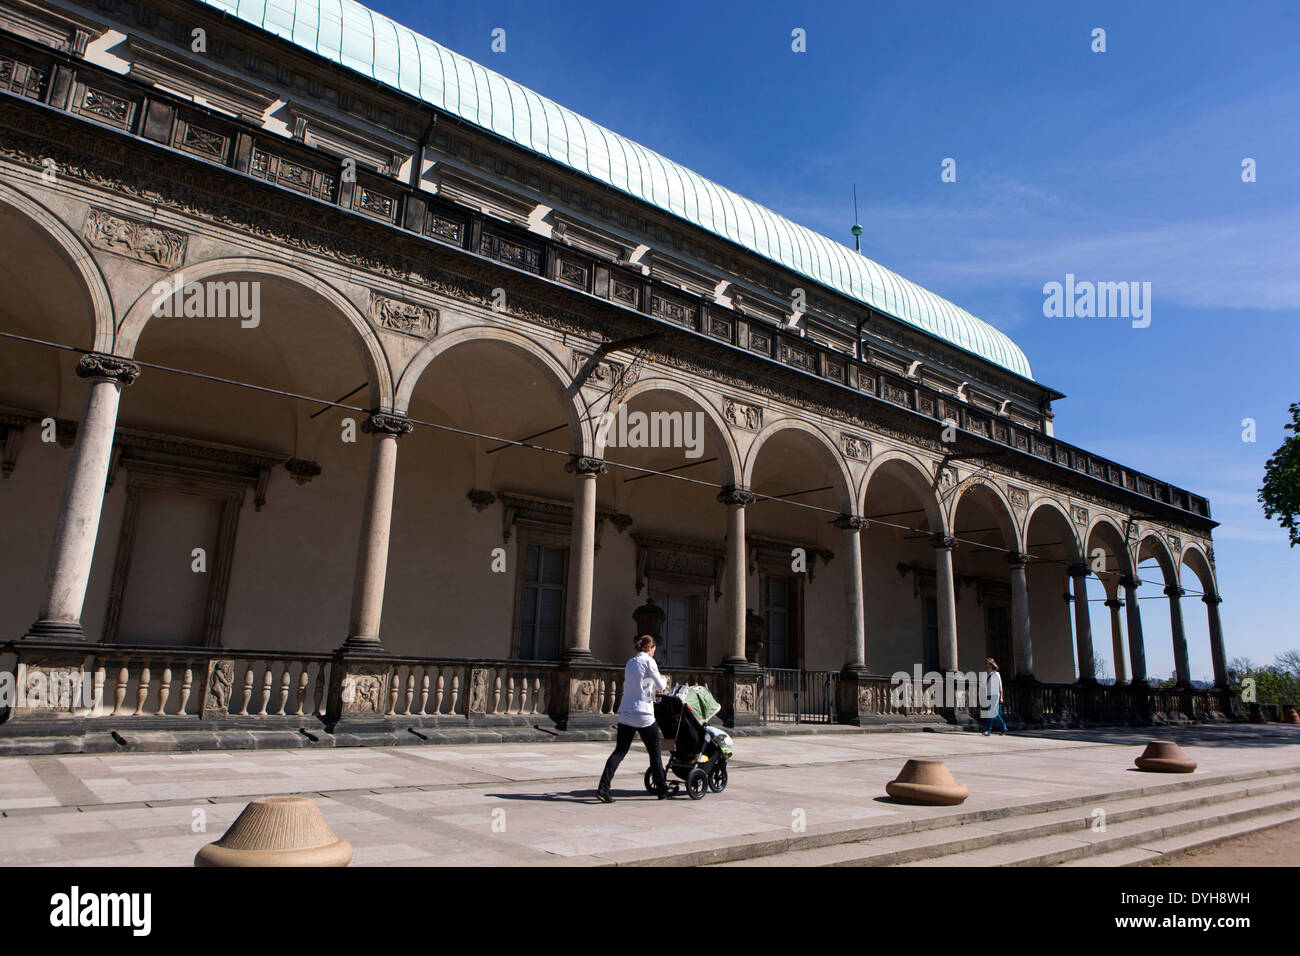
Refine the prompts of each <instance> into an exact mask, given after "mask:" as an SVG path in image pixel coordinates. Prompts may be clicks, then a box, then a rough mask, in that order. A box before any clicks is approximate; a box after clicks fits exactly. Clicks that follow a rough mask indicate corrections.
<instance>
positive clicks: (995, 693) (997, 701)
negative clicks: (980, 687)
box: [984, 657, 1007, 737]
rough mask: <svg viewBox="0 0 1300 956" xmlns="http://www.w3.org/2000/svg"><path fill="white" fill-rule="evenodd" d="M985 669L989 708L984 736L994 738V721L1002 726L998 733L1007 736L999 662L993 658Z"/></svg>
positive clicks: (986, 662) (985, 713)
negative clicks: (1003, 717) (1003, 715)
mask: <svg viewBox="0 0 1300 956" xmlns="http://www.w3.org/2000/svg"><path fill="white" fill-rule="evenodd" d="M984 667H985V671H984V686H985V688H986V691H987V694H988V696H987V698H986V699H987V700H988V707H987V709H986V710H985V711H984V721H985V723H984V736H985V737H989V736H992V734H993V722H994V721H997V722H998V723H999V724H1001V725H1002V729H1001V730H1000V731H998V732H999V733H1000V734H1002V735H1003V736H1005V735H1006V732H1007V722H1006V721H1005V720H1003V719H1002V675H1001V674H1000V673H998V662H997V661H995V660H994V659H993V658H991V657H990V658H989V659H988V660H986V661H985V662H984Z"/></svg>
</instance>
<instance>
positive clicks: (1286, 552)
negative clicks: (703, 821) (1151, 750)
mask: <svg viewBox="0 0 1300 956" xmlns="http://www.w3.org/2000/svg"><path fill="white" fill-rule="evenodd" d="M372 6H374V7H375V9H377V10H379V11H381V12H383V13H385V14H387V15H389V16H391V17H392V18H393V19H395V20H397V21H399V22H401V23H404V24H406V25H407V26H410V27H412V28H414V29H416V30H418V31H419V32H421V33H424V34H426V35H427V36H430V37H432V38H433V39H435V40H437V41H439V42H440V43H443V44H444V45H446V46H448V47H451V48H452V49H454V50H456V51H458V52H460V53H463V54H465V55H467V56H469V57H471V58H472V59H475V60H478V61H479V62H481V63H483V64H484V65H485V66H488V67H490V68H492V69H494V70H497V71H498V72H501V73H504V74H505V75H507V76H509V77H510V78H512V79H514V80H517V81H518V82H520V83H523V84H524V85H525V86H529V87H531V88H532V89H534V90H537V91H538V92H540V93H542V94H544V95H546V96H548V97H550V98H551V99H553V100H556V101H557V102H559V103H562V104H563V105H565V106H568V107H570V108H572V109H574V110H577V111H578V112H579V113H582V114H584V115H586V116H588V117H590V118H591V119H593V120H595V121H597V122H599V123H601V124H603V125H605V126H607V127H609V128H611V129H614V130H616V131H617V132H619V133H622V134H623V135H625V136H629V137H631V138H632V139H635V140H637V141H638V142H641V143H643V144H645V145H646V146H649V147H650V148H652V149H655V150H657V151H659V152H660V153H663V154H664V155H666V156H668V157H670V158H671V159H674V160H676V161H677V162H680V163H682V164H684V165H686V166H687V167H689V168H691V169H694V170H695V171H697V172H699V173H701V174H703V175H705V176H708V177H709V178H711V179H714V180H716V181H718V182H720V183H722V184H723V185H725V186H728V187H729V188H731V189H734V190H736V191H738V192H740V193H742V194H744V195H746V196H749V197H750V198H752V199H755V200H757V201H758V202H761V203H763V204H765V205H767V206H769V207H770V208H772V209H774V210H776V211H777V212H779V213H781V214H782V215H785V216H788V217H789V218H791V219H794V220H795V221H797V222H801V223H803V224H805V225H807V226H810V227H812V228H814V229H817V230H818V231H820V232H823V233H825V234H826V235H829V236H831V237H833V238H835V239H838V240H840V241H844V242H847V243H850V244H851V242H852V237H851V236H850V235H849V232H848V227H849V226H850V225H851V224H852V219H853V209H852V194H851V188H852V185H853V184H854V183H856V184H857V189H858V199H859V218H860V220H861V222H862V224H863V226H864V228H865V233H864V235H863V251H864V252H865V253H866V254H868V255H870V256H871V257H872V258H874V259H876V260H877V261H878V262H880V263H882V264H883V265H886V266H888V267H889V268H891V269H894V270H895V271H897V272H899V273H901V274H902V275H904V276H906V277H908V278H909V279H912V280H914V281H916V282H918V283H920V284H921V285H924V286H926V287H927V288H930V289H932V290H934V291H935V292H938V293H939V294H941V295H944V296H946V297H947V298H949V299H951V300H952V301H954V302H956V303H957V304H958V305H961V306H962V307H964V308H966V309H968V310H969V311H971V312H973V313H974V314H976V315H978V316H980V317H981V318H984V319H986V320H987V321H989V322H992V323H993V324H995V325H997V326H998V327H999V328H1001V329H1003V330H1004V331H1006V332H1007V333H1008V334H1010V335H1011V336H1012V337H1013V338H1014V339H1015V340H1016V342H1017V343H1018V344H1019V345H1020V346H1021V347H1022V348H1023V349H1024V350H1025V352H1026V353H1027V354H1028V356H1029V359H1030V362H1031V363H1032V366H1033V369H1034V376H1035V378H1037V379H1038V380H1039V381H1041V382H1043V383H1045V384H1047V385H1050V386H1052V387H1054V388H1057V389H1059V390H1060V391H1062V392H1065V393H1066V395H1067V396H1068V397H1067V398H1066V399H1064V400H1062V401H1060V402H1058V403H1057V404H1056V406H1055V411H1056V423H1055V424H1056V434H1057V435H1058V436H1059V437H1061V438H1063V439H1065V440H1066V441H1069V442H1072V443H1074V444H1076V445H1080V446H1083V447H1085V448H1088V449H1090V450H1093V451H1096V452H1097V453H1099V454H1102V455H1106V456H1108V457H1110V458H1113V459H1115V460H1118V461H1120V462H1123V463H1125V464H1127V465H1130V466H1132V467H1134V468H1138V469H1141V470H1143V471H1146V472H1147V473H1149V474H1153V475H1156V476H1157V477H1160V478H1162V479H1165V480H1167V481H1170V482H1173V483H1175V484H1178V485H1180V486H1182V487H1184V488H1187V489H1189V490H1191V491H1193V492H1195V493H1198V494H1203V495H1206V496H1207V497H1209V499H1210V501H1211V506H1212V509H1213V512H1214V517H1215V518H1216V519H1217V520H1218V521H1220V522H1222V526H1221V527H1220V528H1219V529H1217V531H1216V533H1215V541H1216V544H1215V553H1216V558H1217V565H1218V574H1219V583H1220V589H1221V591H1222V593H1223V596H1224V603H1223V605H1222V614H1223V621H1224V629H1225V636H1226V641H1227V645H1228V654H1229V657H1237V656H1246V657H1250V658H1252V659H1254V660H1255V661H1256V662H1261V663H1262V662H1268V661H1271V660H1272V658H1273V657H1274V656H1275V655H1276V654H1277V653H1279V652H1281V651H1284V650H1287V649H1290V648H1295V647H1300V625H1298V624H1297V623H1296V614H1295V611H1294V603H1295V602H1294V598H1293V591H1292V588H1295V587H1296V586H1297V585H1298V584H1300V548H1297V549H1291V548H1288V546H1287V542H1286V536H1285V533H1284V532H1283V531H1282V530H1281V529H1280V528H1279V527H1277V525H1276V524H1274V523H1271V522H1268V521H1266V520H1265V519H1264V517H1263V513H1262V511H1261V509H1260V506H1259V505H1258V503H1257V502H1256V500H1255V499H1256V494H1257V489H1258V488H1259V486H1260V483H1261V476H1262V473H1263V466H1264V462H1265V461H1266V460H1267V459H1268V457H1269V456H1270V455H1271V453H1272V452H1273V450H1274V449H1276V447H1277V446H1278V445H1279V444H1280V443H1281V441H1282V439H1283V438H1284V437H1285V434H1286V433H1285V432H1284V431H1283V428H1282V426H1283V425H1284V424H1285V422H1286V420H1287V417H1286V409H1287V406H1288V405H1289V404H1290V403H1292V402H1296V401H1300V372H1298V369H1300V324H1298V320H1300V305H1298V304H1297V303H1300V185H1298V184H1297V178H1296V170H1295V168H1294V162H1295V157H1296V156H1300V126H1298V125H1297V123H1296V122H1295V119H1296V117H1297V116H1300V82H1298V79H1300V70H1297V67H1296V64H1298V63H1300V29H1298V28H1300V5H1295V4H1268V3H1258V4H1251V5H1249V6H1245V5H1242V6H1229V5H1226V4H1222V3H1219V4H1208V3H1177V4H1174V3H1167V4H1155V3H1151V4H1141V5H1135V4H1131V3H1091V2H1090V3H1086V4H1068V5H1065V4H1042V3H1023V4H1010V3H991V4H979V5H977V4H970V3H932V4H926V3H917V2H900V3H889V4H885V3H871V4H863V3H860V2H857V3H839V2H835V3H819V4H817V5H815V6H812V5H806V4H794V3H761V2H745V3H727V2H717V3H709V4H700V3H685V2H661V3H657V4H655V5H653V6H651V7H647V6H644V5H617V6H615V5H603V4H585V3H584V4H578V3H570V4H538V3H503V2H497V0H476V2H474V3H452V2H441V3H438V4H429V3H428V2H427V0H425V2H415V0H378V2H375V3H373V4H372ZM498 27H499V28H502V29H504V30H505V31H506V52H504V53H493V52H492V51H491V48H490V46H491V42H492V36H491V33H492V30H493V29H495V28H498ZM1097 27H1101V28H1103V29H1104V30H1105V31H1106V52H1104V53H1094V52H1093V51H1092V49H1091V46H1092V31H1093V30H1094V28H1097ZM795 28H801V29H803V30H804V31H806V36H807V52H806V53H795V52H793V51H792V50H791V31H792V30H794V29H795ZM947 157H951V158H953V159H955V160H956V164H957V166H956V169H957V181H956V182H954V183H944V182H941V180H940V164H941V162H942V161H943V160H944V159H945V158H947ZM1246 157H1250V158H1252V159H1254V160H1255V161H1256V164H1257V181H1256V182H1254V183H1243V182H1242V178H1241V172H1242V170H1241V164H1242V160H1243V159H1244V158H1246ZM1067 273H1073V274H1074V275H1076V276H1077V277H1078V278H1079V279H1092V280H1096V281H1141V282H1150V283H1151V286H1152V312H1151V319H1152V321H1151V324H1150V326H1149V327H1148V328H1142V329H1135V328H1133V327H1132V325H1131V323H1130V322H1129V321H1128V320H1126V319H1116V318H1046V317H1044V315H1043V292H1042V289H1043V284H1044V283H1046V282H1050V281H1063V280H1064V277H1065V275H1066V274H1067ZM1247 418H1251V419H1254V420H1255V421H1256V423H1257V440H1256V442H1254V443H1247V442H1243V440H1242V432H1243V428H1242V420H1243V419H1247ZM1144 576H1146V577H1156V576H1157V575H1154V574H1152V575H1144ZM1183 583H1184V585H1185V586H1187V587H1189V589H1196V590H1199V587H1198V586H1197V584H1196V581H1195V579H1194V578H1193V577H1192V576H1191V575H1190V573H1188V574H1187V575H1186V576H1185V578H1184V582H1183ZM1142 593H1144V594H1145V595H1146V596H1148V597H1153V596H1155V595H1157V594H1158V593H1159V588H1158V587H1157V586H1155V585H1148V586H1146V587H1145V588H1143V589H1142ZM1092 596H1093V597H1101V596H1103V595H1102V592H1101V590H1100V587H1099V586H1094V589H1093V591H1092ZM1163 603H1164V602H1163V599H1160V600H1146V601H1143V604H1142V607H1143V622H1144V625H1145V630H1146V646H1147V659H1148V668H1149V672H1150V673H1151V674H1152V675H1160V676H1163V675H1166V674H1169V673H1171V672H1172V669H1173V655H1172V651H1171V648H1170V641H1169V629H1168V614H1167V612H1166V610H1165V608H1164V607H1163ZM1184 615H1185V617H1186V619H1187V631H1188V641H1189V645H1190V652H1191V665H1192V676H1193V677H1197V678H1199V677H1208V676H1209V675H1210V674H1211V669H1210V657H1209V648H1208V638H1207V636H1206V635H1207V631H1206V626H1205V616H1204V613H1203V608H1202V605H1201V604H1200V602H1199V600H1197V599H1196V598H1195V597H1194V596H1192V595H1189V597H1188V598H1187V599H1185V600H1184ZM1093 618H1094V629H1093V630H1094V635H1095V644H1096V646H1097V649H1098V652H1099V653H1100V654H1102V656H1104V657H1106V658H1107V659H1108V660H1109V657H1110V653H1109V640H1108V638H1107V629H1106V617H1105V609H1104V608H1102V607H1100V605H1097V604H1094V605H1093ZM1111 666H1112V667H1113V664H1112V665H1111ZM1112 673H1113V671H1112Z"/></svg>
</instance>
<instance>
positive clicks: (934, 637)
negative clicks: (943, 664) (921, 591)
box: [921, 597, 939, 673]
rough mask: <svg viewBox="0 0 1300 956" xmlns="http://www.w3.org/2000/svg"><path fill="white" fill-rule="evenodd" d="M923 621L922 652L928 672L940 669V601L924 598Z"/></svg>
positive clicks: (922, 602) (925, 668)
mask: <svg viewBox="0 0 1300 956" xmlns="http://www.w3.org/2000/svg"><path fill="white" fill-rule="evenodd" d="M921 606H922V615H923V618H922V621H921V654H922V657H923V661H922V663H923V665H924V670H925V671H926V673H929V672H931V671H934V672H938V670H939V602H938V601H937V600H936V599H935V598H932V597H927V598H923V599H922V601H921Z"/></svg>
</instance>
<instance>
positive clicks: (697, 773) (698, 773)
mask: <svg viewBox="0 0 1300 956" xmlns="http://www.w3.org/2000/svg"><path fill="white" fill-rule="evenodd" d="M708 786H709V773H708V771H707V770H704V769H703V768H700V767H696V768H695V769H694V770H692V771H691V772H690V773H688V774H687V775H686V795H687V796H688V797H690V798H691V799H692V800H700V799H702V798H703V797H704V794H705V791H706V790H707V788H708Z"/></svg>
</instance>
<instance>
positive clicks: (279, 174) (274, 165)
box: [248, 149, 338, 203]
mask: <svg viewBox="0 0 1300 956" xmlns="http://www.w3.org/2000/svg"><path fill="white" fill-rule="evenodd" d="M248 171H249V172H250V173H252V174H253V175H254V176H257V177H258V178H260V179H265V180H266V181H267V182H272V183H275V184H276V185H277V186H284V187H286V188H288V189H292V190H294V191H296V192H300V193H303V194H304V195H307V196H312V197H314V198H316V199H323V200H324V201H325V202H331V203H332V202H337V200H338V178H337V177H336V176H334V175H332V174H331V173H326V172H323V171H321V170H319V169H313V168H312V167H310V166H308V165H307V164H305V163H300V162H297V161H295V160H291V159H287V158H285V157H283V156H279V155H277V154H275V153H270V152H267V151H266V150H263V149H254V150H253V159H252V162H251V163H250V165H249V169H248Z"/></svg>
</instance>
